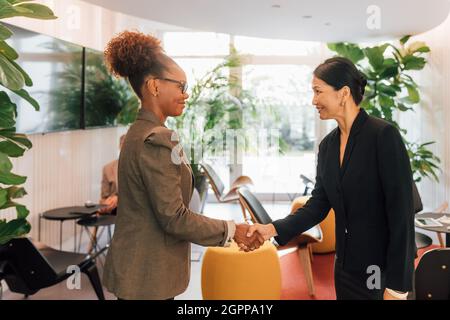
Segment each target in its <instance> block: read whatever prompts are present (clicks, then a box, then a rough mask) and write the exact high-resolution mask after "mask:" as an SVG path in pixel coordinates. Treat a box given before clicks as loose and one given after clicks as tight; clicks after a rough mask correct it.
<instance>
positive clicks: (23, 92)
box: [13, 89, 40, 111]
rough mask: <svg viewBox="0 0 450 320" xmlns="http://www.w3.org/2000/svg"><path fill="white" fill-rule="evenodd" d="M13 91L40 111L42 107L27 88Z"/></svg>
mask: <svg viewBox="0 0 450 320" xmlns="http://www.w3.org/2000/svg"><path fill="white" fill-rule="evenodd" d="M13 92H14V93H15V94H17V95H18V96H19V97H21V98H23V99H25V100H26V101H27V102H28V103H29V104H31V105H32V106H33V108H34V110H36V111H39V109H40V107H39V103H38V102H37V101H36V100H34V99H33V98H32V97H31V96H30V95H29V93H28V92H27V91H26V90H25V89H20V90H13Z"/></svg>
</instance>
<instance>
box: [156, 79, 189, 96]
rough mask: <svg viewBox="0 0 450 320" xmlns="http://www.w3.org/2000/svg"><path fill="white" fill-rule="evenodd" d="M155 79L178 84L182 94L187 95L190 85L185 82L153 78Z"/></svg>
mask: <svg viewBox="0 0 450 320" xmlns="http://www.w3.org/2000/svg"><path fill="white" fill-rule="evenodd" d="M153 79H158V80H164V81H169V82H173V83H176V84H178V87H179V88H180V89H181V93H183V94H185V93H186V91H187V89H188V84H187V82H184V81H179V80H174V79H170V78H153Z"/></svg>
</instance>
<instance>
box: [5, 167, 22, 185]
mask: <svg viewBox="0 0 450 320" xmlns="http://www.w3.org/2000/svg"><path fill="white" fill-rule="evenodd" d="M25 181H27V177H24V176H18V175H16V174H14V173H11V172H5V173H3V172H1V171H0V183H3V184H5V185H8V186H13V185H20V184H24V183H25Z"/></svg>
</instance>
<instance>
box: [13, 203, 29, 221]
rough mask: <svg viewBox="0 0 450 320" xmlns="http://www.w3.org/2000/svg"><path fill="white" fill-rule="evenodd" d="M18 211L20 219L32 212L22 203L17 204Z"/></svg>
mask: <svg viewBox="0 0 450 320" xmlns="http://www.w3.org/2000/svg"><path fill="white" fill-rule="evenodd" d="M16 211H17V218H18V219H25V218H26V217H28V215H29V214H30V211H29V210H28V209H27V207H25V206H23V205H20V204H18V205H16Z"/></svg>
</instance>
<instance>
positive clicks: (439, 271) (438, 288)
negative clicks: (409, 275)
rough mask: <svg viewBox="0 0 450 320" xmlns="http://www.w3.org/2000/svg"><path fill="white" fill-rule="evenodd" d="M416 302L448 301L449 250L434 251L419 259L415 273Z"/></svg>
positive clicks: (449, 291)
mask: <svg viewBox="0 0 450 320" xmlns="http://www.w3.org/2000/svg"><path fill="white" fill-rule="evenodd" d="M414 286H415V294H416V300H450V249H447V248H446V249H434V250H430V251H428V252H425V254H424V255H423V256H422V258H421V259H420V262H419V265H418V266H417V269H416V272H415V281H414Z"/></svg>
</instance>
